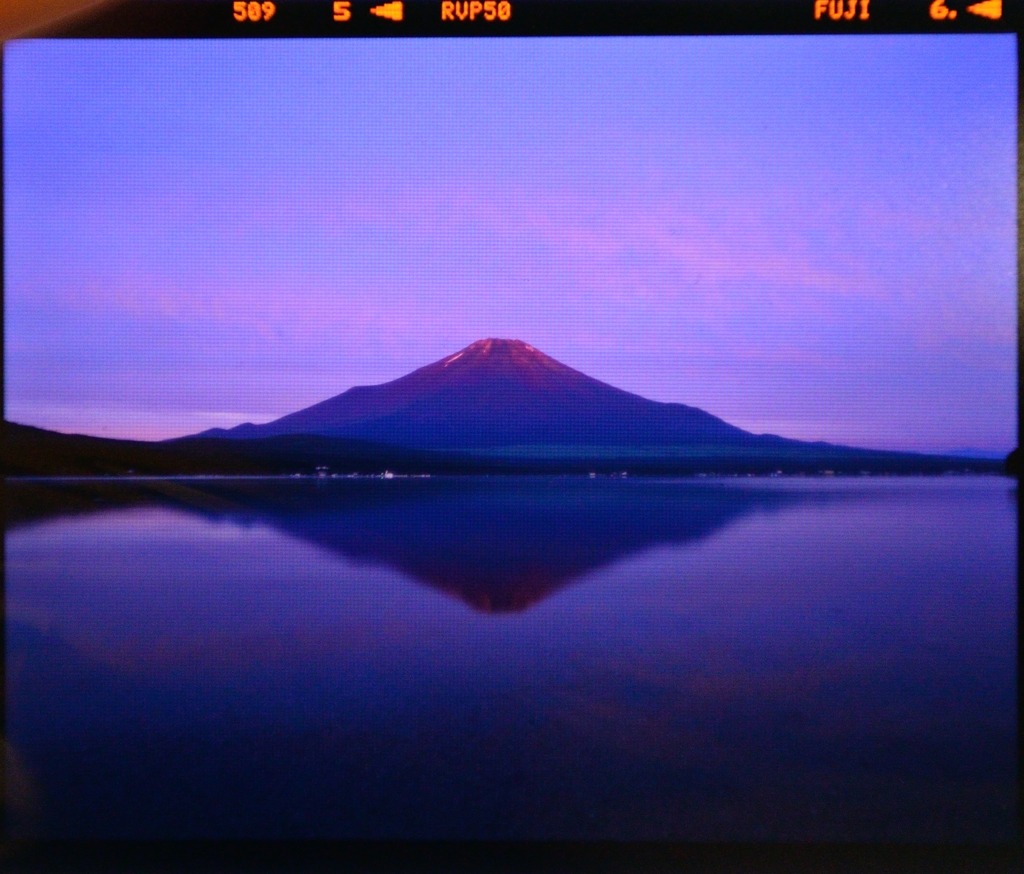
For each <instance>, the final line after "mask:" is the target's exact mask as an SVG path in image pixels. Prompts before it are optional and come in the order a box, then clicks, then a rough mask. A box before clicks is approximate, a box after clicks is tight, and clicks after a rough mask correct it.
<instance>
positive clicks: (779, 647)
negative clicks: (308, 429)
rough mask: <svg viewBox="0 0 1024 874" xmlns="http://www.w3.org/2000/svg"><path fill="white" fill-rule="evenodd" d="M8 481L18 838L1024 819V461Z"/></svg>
mask: <svg viewBox="0 0 1024 874" xmlns="http://www.w3.org/2000/svg"><path fill="white" fill-rule="evenodd" d="M54 495H57V497H56V498H54ZM61 495H63V496H64V497H60V496H61ZM69 496H70V497H69ZM7 500H8V503H9V505H10V506H13V507H15V508H16V512H14V513H12V514H11V515H12V517H13V518H14V519H15V522H14V523H13V524H12V527H10V528H9V529H8V531H7V532H6V635H7V636H6V647H7V653H6V660H7V661H6V664H7V686H6V694H7V702H6V703H7V736H8V740H9V742H10V746H11V753H10V763H9V767H8V779H7V786H6V793H7V804H8V822H9V824H10V829H11V831H12V833H13V834H14V835H17V836H27V835H40V836H47V837H204V836H206V837H276V836H280V837H358V838H392V837H411V838H569V839H575V838H628V839H659V838H674V839H692V840H705V839H721V840H836V839H854V840H896V841H903V840H912V841H929V840H940V839H941V840H949V839H953V840H970V841H974V840H983V841H991V840H1007V839H1012V838H1013V837H1014V836H1015V834H1016V819H1017V807H1016V798H1017V782H1016V771H1017V760H1016V742H1017V738H1016V730H1017V705H1016V691H1015V690H1016V586H1017V576H1016V568H1017V554H1016V539H1017V510H1016V491H1015V488H1014V484H1013V483H1012V482H1010V481H1008V480H1005V479H1001V478H996V477H977V478H972V477H963V478H938V479H881V478H861V479H849V480H846V479H836V480H831V479H829V480H826V479H807V480H788V479H779V480H704V481H702V480H688V481H682V482H667V481H633V480H607V479H598V480H587V479H584V480H579V479H525V480H501V479H493V480H457V479H452V480H444V479H436V478H435V479H432V480H391V481H383V480H375V481H365V480H359V481H354V480H351V481H350V480H330V481H326V482H324V481H309V480H303V481H280V480H275V481H219V482H214V481H205V482H198V481H190V482H180V481H179V482H174V483H170V482H163V483H155V482H150V483H128V482H121V483H118V484H111V485H109V486H99V485H92V486H82V485H80V484H79V485H73V486H72V485H63V486H59V485H55V484H51V485H48V486H44V485H40V484H38V483H37V484H33V485H9V486H8V494H7ZM62 501H66V503H67V505H68V506H75V507H77V508H78V512H76V513H75V514H68V513H59V512H56V511H55V507H57V508H59V507H60V506H61V502H62ZM17 508H20V509H17Z"/></svg>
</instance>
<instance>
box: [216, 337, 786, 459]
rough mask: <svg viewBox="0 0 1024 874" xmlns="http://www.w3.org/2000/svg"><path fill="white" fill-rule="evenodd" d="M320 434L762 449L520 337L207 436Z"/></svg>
mask: <svg viewBox="0 0 1024 874" xmlns="http://www.w3.org/2000/svg"><path fill="white" fill-rule="evenodd" d="M285 434H316V435H322V436H331V437H347V438H355V439H360V440H369V441H374V442H378V443H385V444H390V445H393V446H406V447H410V448H417V449H444V450H471V449H498V448H509V447H531V446H532V447H550V448H555V447H558V448H560V451H562V450H564V449H565V448H567V447H573V446H575V447H616V448H620V449H621V448H633V449H643V448H650V447H656V446H688V445H694V446H708V445H727V446H739V445H754V444H757V443H758V442H760V441H763V440H766V439H767V440H773V441H779V440H780V438H764V437H757V436H755V435H753V434H750V433H748V432H746V431H743V430H741V429H739V428H736V427H733V426H732V425H729V424H727V423H726V422H724V421H722V420H721V419H719V418H717V417H715V416H712V415H711V414H710V413H706V412H704V411H703V410H700V409H698V408H696V407H689V406H686V405H684V404H666V403H659V402H657V401H651V400H647V399H646V398H643V397H640V396H639V395H635V394H631V393H630V392H627V391H623V390H621V389H618V388H615V387H614V386H611V385H608V384H607V383H604V382H601V381H599V380H596V379H593V378H592V377H589V376H587V375H586V374H584V373H580V372H579V371H578V370H574V369H573V368H571V367H567V366H566V365H564V364H562V363H561V362H559V361H556V360H555V359H554V358H551V357H550V356H548V355H545V354H544V353H543V352H541V351H540V350H538V349H535V348H534V347H533V346H531V345H529V344H528V343H524V342H523V341H521V340H500V339H494V338H489V339H486V340H477V341H476V342H475V343H471V344H470V345H469V346H466V347H465V348H464V349H461V350H459V351H458V352H456V353H454V354H453V355H449V356H447V357H445V358H442V359H441V360H439V361H435V362H434V363H433V364H428V365H427V366H425V367H421V368H419V369H418V370H414V371H413V372H412V373H409V374H407V375H406V376H403V377H400V378H399V379H396V380H393V381H391V382H387V383H383V384H382V385H374V386H356V387H355V388H350V389H349V390H348V391H346V392H343V393H342V394H340V395H337V396H335V397H333V398H329V399H328V400H325V401H322V402H321V403H318V404H314V405H313V406H311V407H307V408H306V409H304V410H299V411H298V412H295V413H291V414H289V415H287V416H284V417H282V418H280V419H277V420H276V421H273V422H268V423H267V424H265V425H251V424H245V425H239V426H238V427H237V428H232V429H230V430H226V431H225V430H222V429H214V430H212V431H207V432H204V434H203V435H202V436H207V437H214V436H217V437H227V438H233V439H250V438H258V437H276V436H281V435H285Z"/></svg>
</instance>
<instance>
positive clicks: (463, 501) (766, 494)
mask: <svg viewBox="0 0 1024 874" xmlns="http://www.w3.org/2000/svg"><path fill="white" fill-rule="evenodd" d="M746 485H747V484H744V486H746ZM33 488H34V489H36V490H37V491H38V490H39V489H41V488H46V489H47V490H48V491H49V496H50V498H51V499H50V500H49V501H48V502H47V505H48V506H49V507H50V508H51V510H50V512H51V513H53V512H57V511H59V509H60V508H61V506H62V502H61V497H60V496H61V494H64V495H65V496H66V497H68V498H69V500H67V501H65V503H77V504H79V505H82V506H90V507H91V508H92V509H94V510H98V509H100V508H112V507H116V506H123V505H126V504H135V505H137V504H139V503H143V504H145V503H154V504H168V503H169V504H171V505H174V506H177V507H180V508H183V509H186V510H189V511H191V512H196V513H201V514H202V515H204V516H207V517H212V518H229V519H232V520H235V521H237V522H240V523H242V524H265V525H269V526H271V527H273V528H275V529H277V530H279V531H282V532H285V533H287V534H290V535H292V536H294V537H297V538H300V539H302V540H304V541H306V542H309V543H312V544H315V545H317V546H319V547H322V548H324V549H327V550H330V551H331V552H334V553H338V554H340V555H342V556H345V557H346V558H349V559H352V560H355V561H358V562H363V563H374V564H382V565H386V566H388V567H391V568H394V569H396V570H399V571H401V572H402V573H404V574H406V575H408V576H410V577H412V578H413V579H415V580H417V581H419V582H421V583H424V584H425V585H428V586H430V587H432V588H434V589H437V590H440V591H442V592H446V593H447V594H449V595H452V596H454V597H456V598H459V599H460V600H461V601H463V602H465V603H466V604H468V605H470V606H471V607H473V608H475V609H477V610H480V611H484V612H488V613H503V612H514V611H520V610H525V609H527V608H528V607H530V606H531V605H533V604H536V603H537V602H539V601H541V600H543V599H544V598H546V597H547V596H548V595H550V594H552V593H553V592H555V591H557V590H558V589H560V588H561V587H563V586H565V585H568V584H570V583H571V582H572V581H573V580H575V579H577V578H579V577H580V576H582V575H584V574H586V573H587V572H589V571H592V570H595V569H597V568H599V567H603V566H605V565H608V564H611V563H613V562H615V561H618V560H619V559H622V558H625V557H627V556H629V555H631V554H633V553H636V552H639V551H641V550H644V549H646V548H649V547H652V546H656V545H660V544H682V543H687V542H690V541H696V540H700V539H702V538H705V537H708V536H709V535H711V534H713V533H714V532H715V531H717V530H719V529H721V528H723V527H724V526H726V525H728V524H730V523H732V522H735V521H736V520H738V519H740V518H742V517H744V516H747V515H749V514H751V513H755V512H758V511H772V510H778V509H781V508H783V507H786V506H794V505H795V504H797V503H798V502H805V501H808V500H821V499H822V496H821V495H817V496H815V495H813V494H811V493H807V492H805V493H801V492H798V491H780V490H777V489H776V490H772V489H767V488H764V487H758V486H757V484H750V485H749V486H748V487H742V488H737V487H735V486H731V487H730V486H729V485H727V484H726V483H714V482H711V483H707V482H699V481H697V482H679V481H665V482H660V483H659V482H651V481H644V480H634V481H628V480H621V479H606V478H602V479H596V480H590V479H580V478H563V477H558V478H555V477H552V478H532V477H531V478H523V479H516V478H509V479H490V478H487V479H469V478H467V479H443V478H435V479H408V480H402V479H398V480H389V481H381V480H349V479H341V480H337V479H331V480H326V481H325V480H308V479H307V480H283V481H282V480H258V479H253V480H235V481H223V480H221V481H217V480H207V481H199V480H194V481H189V482H187V483H184V482H182V481H163V482H158V481H150V482H139V483H137V484H135V485H134V486H129V485H127V484H126V483H125V482H124V481H122V483H120V484H117V485H115V484H99V483H90V484H88V485H83V484H81V483H76V484H73V485H72V484H66V485H62V486H61V485H55V484H50V485H48V486H46V487H42V486H38V485H32V486H28V485H24V486H17V487H15V488H14V491H13V494H12V495H11V498H12V499H13V500H14V501H15V503H17V501H18V494H19V489H21V490H25V489H29V490H31V489H33ZM83 490H84V491H83ZM71 495H74V496H75V497H77V498H78V500H77V501H71V500H70V497H69V496H71ZM36 499H37V501H38V496H37V497H36ZM22 500H25V498H24V497H23V498H22Z"/></svg>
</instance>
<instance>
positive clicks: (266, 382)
mask: <svg viewBox="0 0 1024 874" xmlns="http://www.w3.org/2000/svg"><path fill="white" fill-rule="evenodd" d="M1016 105H1017V97H1016V42H1015V37H1014V36H1012V35H974V36H965V35H957V36H886V37H849V38H845V37H817V38H811V37H772V38H760V37H757V38H755V37H742V38H734V37H730V38H713V39H695V38H675V37H671V38H616V39H589V40H586V39H537V40H532V41H531V40H523V39H508V40H505V39H503V40H489V41H487V40H450V41H447V42H445V41H440V40H393V41H377V40H351V41H340V40H339V41H333V42H331V41H312V40H311V41H298V40H295V41H262V40H260V41H256V40H253V41H238V42H227V41H213V40H210V41H196V42H172V41H154V42H141V41H130V40H125V41H21V42H15V43H10V44H8V45H7V46H6V47H5V49H4V174H5V185H6V188H5V209H6V215H5V230H6V237H5V241H4V243H5V256H6V264H5V266H6V276H5V300H4V306H5V312H4V315H5V356H6V358H5V362H4V364H5V368H4V376H5V394H6V397H5V403H6V409H5V417H6V418H7V419H9V420H13V421H18V422H25V423H30V424H35V425H40V426H43V427H48V428H54V429H57V430H61V431H69V432H70V431H74V432H84V433H92V434H100V435H106V436H121V437H139V438H161V437H170V436H178V435H181V434H186V433H191V432H194V431H198V430H200V429H203V428H207V427H211V426H231V425H235V424H238V423H240V422H243V421H253V422H265V421H269V420H271V419H274V418H276V417H278V416H280V415H283V414H285V413H288V412H292V411H294V410H296V409H299V408H301V407H304V406H307V405H309V404H312V403H314V402H316V401H319V400H323V399H324V398H327V397H329V396H332V395H334V394H337V393H339V392H341V391H343V390H345V389H347V388H349V387H351V386H353V385H358V384H370V383H379V382H384V381H387V380H389V379H394V378H396V377H398V376H401V375H403V374H404V373H407V372H408V371H410V370H412V369H414V368H416V367H419V366H422V365H424V364H427V363H429V362H431V361H433V360H435V359H438V358H440V357H442V356H444V355H447V354H449V353H452V352H454V351H456V350H457V349H459V348H461V347H462V346H465V345H466V344H468V343H470V342H472V341H473V340H477V339H480V338H483V337H491V336H495V337H509V338H517V339H521V340H525V341H526V342H528V343H531V344H533V345H534V346H536V347H537V348H539V349H541V350H542V351H544V352H546V353H548V354H549V355H552V356H554V357H555V358H557V359H559V360H561V361H563V362H564V363H566V364H569V365H570V366H572V367H575V368H577V369H580V370H583V371H584V372H586V373H588V374H590V375H592V376H595V377H597V378H599V379H603V380H606V381H607V382H610V383H612V384H614V385H616V386H619V387H621V388H624V389H628V390H630V391H634V392H637V393H639V394H642V395H644V396H646V397H649V398H653V399H656V400H662V401H680V402H683V403H687V404H693V405H696V406H699V407H702V408H704V409H706V410H708V411H709V412H712V413H714V414H716V415H719V416H721V417H723V418H725V419H726V420H727V421H729V422H732V423H734V424H736V425H739V426H741V427H744V428H749V429H751V430H753V431H757V432H763V431H770V432H774V433H778V434H783V435H785V436H788V437H797V438H807V439H824V440H830V441H835V442H842V443H849V444H855V445H862V446H870V447H879V448H894V449H896V448H902V449H917V450H925V451H928V450H931V451H943V450H956V449H962V448H968V447H969V448H975V449H981V450H986V451H991V452H1005V451H1007V450H1009V449H1010V448H1011V447H1012V446H1014V445H1016V442H1017V428H1016V406H1017V400H1016V398H1017V393H1016V231H1015V226H1016V193H1015V192H1016V124H1017V117H1016V112H1017V109H1016Z"/></svg>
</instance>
